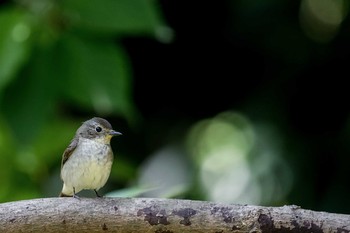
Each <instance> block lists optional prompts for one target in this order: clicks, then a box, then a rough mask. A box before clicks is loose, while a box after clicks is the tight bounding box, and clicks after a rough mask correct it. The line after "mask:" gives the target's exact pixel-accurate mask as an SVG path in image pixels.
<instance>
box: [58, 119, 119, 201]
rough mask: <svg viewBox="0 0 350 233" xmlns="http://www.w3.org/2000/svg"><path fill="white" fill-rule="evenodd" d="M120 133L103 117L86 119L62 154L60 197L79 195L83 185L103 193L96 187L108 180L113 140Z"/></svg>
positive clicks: (83, 187) (100, 186)
mask: <svg viewBox="0 0 350 233" xmlns="http://www.w3.org/2000/svg"><path fill="white" fill-rule="evenodd" d="M117 135H121V133H119V132H117V131H114V130H113V129H112V126H111V124H110V123H109V122H108V121H107V120H105V119H103V118H99V117H94V118H92V119H90V120H88V121H85V122H83V124H82V125H81V126H80V128H79V129H78V130H77V132H76V134H75V136H74V138H73V140H72V141H71V143H70V144H69V146H68V147H67V149H66V150H65V151H64V152H63V155H62V164H61V179H62V180H63V188H62V191H61V194H60V197H71V196H73V197H77V196H76V194H77V193H78V192H80V191H81V190H83V189H91V190H94V191H95V193H96V196H98V197H100V195H99V194H98V192H97V191H98V190H99V189H100V188H102V187H103V186H104V185H105V184H106V182H107V179H108V177H109V174H110V172H111V168H112V163H113V151H112V148H111V145H110V141H111V138H112V137H113V136H117Z"/></svg>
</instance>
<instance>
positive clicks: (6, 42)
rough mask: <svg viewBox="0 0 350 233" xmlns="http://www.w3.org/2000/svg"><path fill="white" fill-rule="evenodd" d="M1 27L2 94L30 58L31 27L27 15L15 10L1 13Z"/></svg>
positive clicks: (0, 70) (0, 81)
mask: <svg viewBox="0 0 350 233" xmlns="http://www.w3.org/2000/svg"><path fill="white" fill-rule="evenodd" d="M0 25H1V30H0V92H1V90H2V89H3V88H4V87H5V86H6V85H7V84H8V82H9V81H11V79H12V78H14V77H15V74H16V73H17V72H18V69H19V68H20V67H21V65H22V64H23V63H24V62H25V61H26V59H27V57H28V52H29V49H30V41H29V36H30V33H31V26H30V25H29V21H28V20H27V17H26V15H25V14H24V13H23V12H21V11H18V10H15V9H6V10H2V11H1V12H0Z"/></svg>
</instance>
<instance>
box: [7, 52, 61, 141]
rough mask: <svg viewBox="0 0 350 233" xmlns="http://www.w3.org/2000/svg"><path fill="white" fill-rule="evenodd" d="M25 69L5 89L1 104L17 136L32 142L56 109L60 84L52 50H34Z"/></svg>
mask: <svg viewBox="0 0 350 233" xmlns="http://www.w3.org/2000/svg"><path fill="white" fill-rule="evenodd" d="M35 54H36V56H35V57H33V58H32V59H31V60H30V63H29V64H28V66H26V67H25V68H24V70H23V73H22V74H21V75H20V76H19V77H18V78H17V79H16V80H15V81H14V82H12V83H11V85H9V86H8V88H6V90H5V91H4V98H3V101H2V102H1V104H0V105H2V106H1V108H2V112H3V114H4V116H5V117H6V119H7V120H8V122H9V124H10V126H11V128H12V130H13V132H14V136H15V137H16V139H17V140H18V141H19V142H21V143H30V142H32V141H33V140H34V139H35V138H36V137H37V136H38V133H39V132H40V131H41V128H42V127H43V126H44V124H45V123H46V122H47V121H48V120H49V119H50V118H51V116H52V114H53V113H54V108H55V100H56V96H57V92H58V90H59V88H60V86H61V85H60V79H59V77H57V75H56V74H58V73H56V72H55V71H56V66H57V64H56V61H55V54H53V50H51V49H48V50H38V51H35Z"/></svg>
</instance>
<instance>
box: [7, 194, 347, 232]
mask: <svg viewBox="0 0 350 233" xmlns="http://www.w3.org/2000/svg"><path fill="white" fill-rule="evenodd" d="M24 231H25V232H43V231H45V232H79V233H82V232H123V233H128V232H155V233H161V232H162V233H176V232H216V233H219V232H220V233H223V232H344V233H350V215H344V214H332V213H326V212H316V211H311V210H304V209H301V208H300V207H298V206H283V207H262V206H249V205H230V204H219V203H213V202H205V201H190V200H176V199H151V198H79V199H76V198H44V199H33V200H24V201H17V202H8V203H3V204H0V232H24Z"/></svg>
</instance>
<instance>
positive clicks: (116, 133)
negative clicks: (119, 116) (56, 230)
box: [109, 130, 123, 137]
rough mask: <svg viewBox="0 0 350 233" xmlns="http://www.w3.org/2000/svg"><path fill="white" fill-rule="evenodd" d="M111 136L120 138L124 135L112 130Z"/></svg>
mask: <svg viewBox="0 0 350 233" xmlns="http://www.w3.org/2000/svg"><path fill="white" fill-rule="evenodd" d="M109 135H111V136H112V137H113V136H120V135H123V134H122V133H120V132H117V131H115V130H111V131H109Z"/></svg>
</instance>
